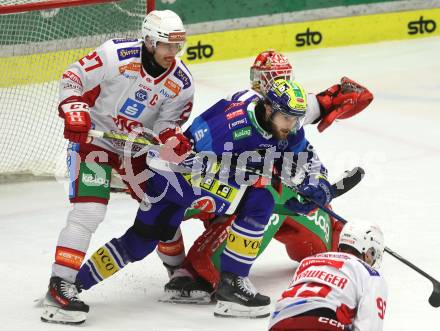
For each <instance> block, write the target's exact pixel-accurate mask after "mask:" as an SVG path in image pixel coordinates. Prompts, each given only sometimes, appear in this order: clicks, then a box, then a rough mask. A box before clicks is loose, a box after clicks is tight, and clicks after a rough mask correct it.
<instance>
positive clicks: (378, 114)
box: [0, 38, 440, 331]
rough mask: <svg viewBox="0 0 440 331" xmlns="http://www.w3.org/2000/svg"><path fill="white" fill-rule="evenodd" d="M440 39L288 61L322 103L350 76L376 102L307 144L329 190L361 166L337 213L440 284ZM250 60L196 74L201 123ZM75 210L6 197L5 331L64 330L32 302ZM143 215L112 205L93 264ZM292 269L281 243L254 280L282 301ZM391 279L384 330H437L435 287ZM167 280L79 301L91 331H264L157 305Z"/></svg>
mask: <svg viewBox="0 0 440 331" xmlns="http://www.w3.org/2000/svg"><path fill="white" fill-rule="evenodd" d="M439 54H440V38H428V39H419V40H414V41H404V42H387V43H379V44H374V45H363V46H353V47H343V48H342V47H341V48H334V49H321V50H314V51H307V52H299V53H290V54H287V55H288V57H289V58H290V60H291V61H292V62H293V65H294V71H295V76H296V78H297V80H298V81H300V82H301V83H302V84H303V85H304V87H305V88H306V89H307V90H309V91H311V92H320V91H321V90H323V89H325V88H327V87H329V86H330V85H331V84H333V83H335V82H336V81H337V80H339V78H340V77H342V76H344V75H346V76H348V77H350V78H352V79H354V80H357V81H359V82H361V83H363V84H365V85H366V86H368V88H369V89H370V90H371V91H373V92H374V94H375V100H374V101H373V103H372V104H371V105H370V106H369V107H368V109H367V110H366V111H364V112H362V113H361V114H359V115H358V116H356V117H355V118H352V119H349V120H346V121H342V122H339V123H337V124H336V125H333V126H332V127H330V128H329V129H328V130H327V131H325V132H324V133H322V134H319V133H318V132H317V130H316V128H315V127H309V128H308V129H307V136H308V137H309V140H310V141H311V142H312V143H313V144H314V145H315V147H316V148H317V150H318V152H319V154H320V156H321V159H322V160H323V162H324V163H325V164H326V165H327V167H328V169H329V172H330V178H331V179H332V180H335V179H337V177H338V176H339V175H340V174H341V173H342V172H343V170H345V169H348V168H351V167H353V166H356V165H360V166H362V167H363V168H364V169H365V170H366V173H367V175H366V176H365V178H364V180H363V182H362V184H361V185H359V186H358V187H357V188H356V189H354V190H353V191H352V192H350V193H348V194H347V195H345V196H343V197H341V198H340V199H338V200H335V201H334V203H333V207H334V210H335V211H336V212H337V213H339V214H340V215H342V216H343V217H345V218H347V219H349V220H357V219H361V220H367V221H375V222H377V223H378V224H379V225H380V226H381V227H382V229H383V231H384V233H385V236H386V243H387V245H388V246H389V247H390V248H392V249H393V250H395V251H396V252H398V253H400V254H401V255H403V256H404V257H406V258H408V259H409V260H410V261H412V262H414V263H415V264H416V265H418V266H419V267H420V268H422V269H424V270H425V271H427V272H428V273H430V274H432V275H433V276H434V277H437V278H440V220H439V208H440V200H439V196H440V177H439V169H440V146H439V142H440V129H439V127H440V111H439V104H440V62H439ZM251 63H252V59H250V58H249V59H242V60H235V61H226V62H218V63H210V64H201V65H192V66H191V67H190V70H191V71H192V73H193V75H194V78H195V80H196V84H197V86H196V90H197V92H196V102H195V113H197V112H200V111H202V110H203V109H205V108H206V107H207V106H209V105H211V104H213V103H214V102H215V101H216V100H217V99H218V98H220V97H222V96H224V95H225V94H228V93H231V92H234V91H236V90H240V89H243V88H247V87H248V77H249V66H250V64H251ZM68 208H69V205H68V201H67V198H66V191H65V189H64V187H63V185H62V184H60V183H56V182H51V181H47V182H32V183H17V184H8V185H1V186H0V234H1V240H0V271H1V275H2V277H1V280H0V294H1V295H0V312H1V313H0V315H1V316H2V318H1V324H0V330H5V331H6V330H7V331H9V330H34V331H38V330H66V329H69V327H68V326H60V325H48V324H45V323H41V322H40V320H39V315H40V308H38V307H36V303H35V302H34V300H36V299H39V298H41V297H42V296H43V295H44V292H45V290H46V286H47V282H48V278H49V275H50V267H51V263H52V260H53V255H54V248H55V244H56V240H57V236H58V233H59V230H60V229H61V228H62V227H63V226H64V223H65V218H66V214H67V209H68ZM136 209H137V206H136V203H135V202H134V201H132V200H131V199H130V198H129V197H128V196H125V195H113V196H112V198H111V201H110V204H109V210H108V214H107V217H106V219H105V221H104V222H103V224H102V225H101V226H100V227H99V229H98V230H97V232H96V234H95V236H94V237H93V239H92V244H91V247H90V252H93V251H94V250H95V249H96V248H98V247H99V246H100V245H101V244H103V243H104V242H106V241H107V240H109V239H110V238H112V237H117V236H119V235H121V234H122V233H123V232H124V231H125V229H126V228H127V227H128V226H130V225H131V224H132V222H133V219H134V215H135V213H136ZM201 231H202V225H201V224H200V222H197V221H187V222H185V223H184V224H183V234H184V238H185V242H186V248H187V249H188V248H189V247H190V245H191V242H192V241H193V240H194V239H195V238H196V237H197V235H199V234H200V233H201ZM294 266H295V263H293V262H292V261H290V260H289V258H288V257H287V254H285V251H284V248H283V246H282V245H280V244H279V243H278V242H273V243H271V245H270V246H269V247H268V249H267V251H266V252H265V253H264V254H263V255H262V256H261V258H260V259H259V260H258V261H257V262H256V263H255V265H254V267H253V269H252V273H251V279H252V281H253V282H254V284H255V285H256V287H257V288H258V289H260V290H261V291H262V293H265V294H270V295H271V297H272V300H273V301H274V300H276V299H277V297H278V296H279V294H280V293H281V291H282V290H283V289H284V288H285V287H286V286H287V284H288V281H289V277H290V275H291V274H292V271H293V269H294ZM383 272H384V274H385V277H386V279H387V281H388V284H389V300H388V304H387V312H386V319H385V330H389V331H391V330H395V331H413V330H427V329H429V330H434V329H437V328H438V318H439V316H440V315H439V314H440V310H438V309H437V310H436V309H434V308H432V307H431V306H429V304H428V297H429V295H430V293H431V291H432V287H431V283H430V282H429V281H428V280H426V279H424V278H423V277H421V276H420V275H418V274H417V273H416V272H414V271H412V270H411V269H409V268H408V267H406V266H405V265H403V264H402V263H400V262H399V261H397V260H395V259H394V258H392V257H391V256H389V255H385V258H384V261H383ZM166 281H167V275H166V272H165V270H164V268H163V267H162V266H161V263H160V260H159V258H158V257H157V256H156V254H152V255H150V256H149V257H147V258H146V259H145V260H144V261H142V262H139V263H136V264H132V265H129V266H127V267H126V268H125V269H124V270H123V271H122V272H120V273H119V274H117V275H115V276H114V277H112V278H110V279H108V280H107V281H106V282H104V283H103V284H101V285H98V286H96V287H95V288H93V289H91V290H90V291H87V292H85V293H83V294H82V298H83V299H84V300H85V301H86V302H87V303H88V304H90V306H91V311H90V313H89V317H88V320H87V322H86V323H85V324H84V326H83V327H84V328H86V329H88V330H106V331H110V330H121V329H125V330H180V331H186V330H198V331H205V330H206V331H208V330H231V329H233V328H235V329H236V330H238V329H240V330H245V329H247V330H255V331H257V330H265V329H266V327H267V323H268V320H267V319H262V320H241V319H219V318H215V317H214V316H213V314H212V311H213V306H212V305H211V306H190V305H172V304H163V303H158V302H157V300H158V299H159V298H160V296H161V295H162V287H163V285H164V284H165V282H166Z"/></svg>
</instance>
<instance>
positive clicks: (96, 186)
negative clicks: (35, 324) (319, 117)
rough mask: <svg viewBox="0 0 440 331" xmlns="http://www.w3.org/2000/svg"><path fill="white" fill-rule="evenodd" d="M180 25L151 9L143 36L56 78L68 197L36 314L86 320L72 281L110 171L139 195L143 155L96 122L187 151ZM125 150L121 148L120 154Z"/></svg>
mask: <svg viewBox="0 0 440 331" xmlns="http://www.w3.org/2000/svg"><path fill="white" fill-rule="evenodd" d="M185 40H186V32H185V29H184V26H183V24H182V21H181V19H180V18H179V16H178V15H177V14H175V13H174V12H172V11H170V10H164V11H152V12H150V13H149V14H148V15H147V16H146V17H145V19H144V21H143V23H142V39H112V40H109V41H107V42H106V43H104V44H103V45H101V46H100V47H98V48H97V49H96V50H94V51H92V52H91V53H89V54H88V55H86V56H85V57H83V58H82V59H80V60H79V61H77V62H75V63H73V64H72V65H70V66H69V67H68V69H67V70H66V71H65V72H64V73H63V76H62V79H61V82H60V103H59V107H58V111H59V115H60V117H61V118H63V119H64V137H65V138H66V139H68V140H69V141H70V144H69V148H68V157H67V163H68V168H69V177H70V192H69V199H70V202H71V203H72V204H73V205H72V209H71V210H70V211H69V213H68V216H67V224H66V226H65V227H64V228H63V229H62V230H61V233H60V235H59V237H58V242H57V246H56V252H55V262H54V264H53V266H52V275H51V278H50V282H49V290H48V292H47V295H46V297H45V300H44V303H43V306H44V307H43V313H42V315H41V319H42V320H43V321H45V322H53V323H67V324H75V323H82V322H84V320H85V319H86V314H87V312H88V310H89V307H88V305H86V304H85V303H84V302H82V301H81V300H80V299H79V298H78V291H80V289H79V288H77V286H76V285H75V283H74V281H75V278H76V275H77V273H78V270H79V268H80V266H81V264H82V262H83V259H84V256H85V254H86V252H87V249H88V247H89V243H90V239H91V236H92V233H94V232H95V230H96V228H97V227H98V225H99V224H100V223H101V221H102V220H103V219H104V216H105V213H106V209H107V203H108V200H109V196H110V180H111V172H112V170H116V171H118V172H119V173H120V174H121V176H122V178H123V179H124V181H125V182H126V183H127V185H128V187H129V188H130V189H131V191H132V192H133V195H135V196H137V198H138V199H139V200H140V199H141V198H142V195H143V187H142V186H143V185H144V184H145V180H143V178H142V177H139V176H136V175H140V174H141V173H142V172H143V171H144V170H145V169H146V164H145V156H144V157H137V158H134V157H132V154H131V152H132V151H129V152H128V153H125V155H124V145H123V144H120V143H118V142H116V141H108V140H104V139H101V138H94V139H93V140H92V141H91V142H90V141H89V138H88V131H89V130H90V129H96V130H101V131H113V132H116V133H125V134H127V133H130V132H131V131H133V130H136V129H137V128H147V129H150V130H152V131H154V133H155V134H156V135H157V136H158V137H159V140H160V141H161V142H162V143H169V142H170V141H171V142H172V146H173V147H174V152H175V154H177V155H185V154H186V153H187V152H189V151H190V149H191V145H190V143H189V141H188V139H187V138H186V137H185V136H184V135H183V134H182V133H181V132H180V126H181V125H182V124H183V123H184V122H185V121H186V120H187V119H188V117H189V115H190V112H191V110H192V105H193V97H194V84H193V80H192V77H191V74H190V72H189V70H188V69H187V68H186V67H185V65H184V64H183V62H182V61H181V60H180V58H179V56H180V55H181V53H182V51H183V46H184V43H185ZM127 154H128V155H127Z"/></svg>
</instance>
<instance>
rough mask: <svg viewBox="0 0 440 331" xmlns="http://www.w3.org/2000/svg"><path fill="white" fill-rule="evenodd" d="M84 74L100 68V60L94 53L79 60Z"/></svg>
mask: <svg viewBox="0 0 440 331" xmlns="http://www.w3.org/2000/svg"><path fill="white" fill-rule="evenodd" d="M79 64H81V65H82V66H83V67H84V70H85V71H86V72H89V71H92V70H94V69H96V68H99V67H102V60H101V58H100V57H99V55H98V54H97V53H96V52H93V53H90V54H88V55H86V56H84V57H83V58H82V59H81V60H79Z"/></svg>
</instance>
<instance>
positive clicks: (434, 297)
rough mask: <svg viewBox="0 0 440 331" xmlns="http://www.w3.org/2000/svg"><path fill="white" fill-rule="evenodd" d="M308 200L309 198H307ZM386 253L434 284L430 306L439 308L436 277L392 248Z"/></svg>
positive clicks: (438, 289)
mask: <svg viewBox="0 0 440 331" xmlns="http://www.w3.org/2000/svg"><path fill="white" fill-rule="evenodd" d="M304 198H305V197H304ZM305 199H307V198H305ZM312 202H313V203H314V204H316V205H317V206H318V207H319V208H320V209H322V210H323V211H325V212H326V213H327V214H329V215H331V216H332V217H334V218H335V219H337V220H338V221H341V222H342V223H344V224H345V223H348V221H347V220H346V219H345V218H343V217H341V216H339V215H338V214H336V213H335V212H334V211H333V210H331V209H329V208H327V207H325V206H321V205H320V204H319V203H316V202H315V201H313V200H312ZM385 252H387V253H388V254H390V255H391V256H392V257H394V258H395V259H397V260H399V261H400V262H402V263H403V264H406V265H407V266H408V267H410V268H411V269H413V270H414V271H416V272H418V273H419V274H421V275H422V276H423V277H425V278H427V279H429V280H430V281H431V283H432V286H433V290H432V293H431V296H430V297H429V300H428V301H429V304H430V305H431V306H432V307H435V308H438V307H440V282H439V281H438V280H437V279H435V278H434V277H432V276H431V275H429V274H427V273H426V272H425V271H423V270H422V269H420V268H419V267H417V266H416V265H415V264H413V263H412V262H410V261H408V260H407V259H405V258H404V257H402V256H400V255H399V254H397V253H396V252H394V251H393V250H392V249H391V248H389V247H385Z"/></svg>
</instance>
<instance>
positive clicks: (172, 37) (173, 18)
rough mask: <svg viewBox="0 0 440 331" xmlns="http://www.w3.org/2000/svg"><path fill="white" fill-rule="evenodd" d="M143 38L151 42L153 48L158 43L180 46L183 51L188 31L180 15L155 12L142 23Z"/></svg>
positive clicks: (171, 12)
mask: <svg viewBox="0 0 440 331" xmlns="http://www.w3.org/2000/svg"><path fill="white" fill-rule="evenodd" d="M142 38H143V39H144V41H146V40H147V38H148V39H149V40H150V41H151V43H152V45H153V47H156V45H157V42H158V41H160V42H163V43H168V44H179V49H180V50H182V49H183V46H184V45H185V41H186V31H185V28H184V27H183V23H182V20H181V19H180V17H179V15H177V14H176V13H175V12H173V11H171V10H168V9H167V10H153V11H152V12H150V13H148V14H147V16H146V17H145V19H144V22H143V23H142Z"/></svg>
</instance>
